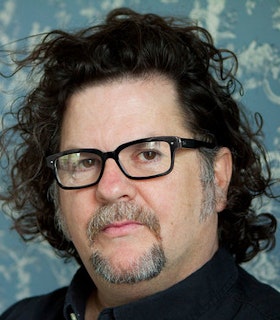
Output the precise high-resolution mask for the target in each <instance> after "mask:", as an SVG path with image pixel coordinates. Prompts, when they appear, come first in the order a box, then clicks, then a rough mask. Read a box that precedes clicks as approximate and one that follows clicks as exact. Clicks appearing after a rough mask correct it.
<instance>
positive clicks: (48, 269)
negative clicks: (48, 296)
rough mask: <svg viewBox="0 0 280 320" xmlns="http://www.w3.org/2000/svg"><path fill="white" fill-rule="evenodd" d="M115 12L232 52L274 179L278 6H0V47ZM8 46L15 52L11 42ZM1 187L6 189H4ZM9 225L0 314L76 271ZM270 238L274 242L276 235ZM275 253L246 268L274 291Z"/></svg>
mask: <svg viewBox="0 0 280 320" xmlns="http://www.w3.org/2000/svg"><path fill="white" fill-rule="evenodd" d="M119 6H128V7H131V8H132V9H135V10H138V11H141V12H154V13H159V14H164V15H177V16H181V17H182V16H183V17H190V18H192V19H194V20H197V21H198V22H199V24H200V25H202V26H204V27H206V28H207V29H208V30H209V31H210V32H211V33H212V35H213V37H214V39H215V42H216V45H217V46H219V47H227V48H229V49H232V50H233V51H235V52H236V53H237V55H238V57H239V60H240V67H239V72H238V77H239V79H240V80H241V82H242V83H243V85H244V89H245V95H244V96H243V97H242V99H241V102H242V103H243V104H245V105H246V106H247V107H248V108H249V109H250V110H252V111H259V112H261V113H262V115H263V117H264V132H265V144H266V146H267V149H268V154H269V157H270V160H271V165H272V167H273V174H274V175H275V176H277V177H280V155H279V154H280V80H279V78H280V1H279V0H268V1H267V0H188V1H187V0H100V1H97V0H94V1H93V0H92V1H89V0H76V1H75V0H72V1H71V0H69V1H66V0H25V1H22V0H6V1H5V0H1V1H0V45H3V44H6V43H8V42H12V41H14V40H16V39H19V38H22V37H26V36H29V35H32V34H36V33H38V32H44V31H48V30H50V29H54V28H67V29H77V28H80V27H85V26H89V25H90V24H92V23H98V22H100V21H101V20H102V18H103V17H104V15H105V14H106V13H107V12H108V11H109V10H111V9H113V8H115V7H119ZM30 44H32V40H30ZM13 46H14V48H16V47H17V46H18V43H15V44H13ZM26 88H28V83H27V82H26V78H25V77H24V75H18V76H16V77H14V78H13V79H10V80H5V81H3V80H2V82H1V83H0V94H1V95H0V120H1V114H3V112H4V110H5V109H6V108H8V106H9V102H10V101H11V100H12V98H13V95H12V93H11V92H14V91H15V89H16V90H25V89H26ZM4 93H5V94H4ZM237 98H238V99H240V98H239V97H237ZM1 174H2V176H3V175H4V174H5V172H2V173H1ZM0 178H1V176H0ZM0 187H1V188H5V186H4V185H3V183H1V184H0ZM278 190H279V188H278ZM263 206H264V208H263V209H266V210H269V211H270V212H273V213H274V214H275V215H276V217H277V219H278V221H279V220H280V213H279V207H280V205H279V203H276V202H275V201H269V202H265V203H264V204H263ZM9 226H10V221H9V220H8V219H7V218H6V217H5V216H4V215H2V214H1V215H0V313H1V312H2V311H3V310H4V309H5V308H6V307H7V306H8V305H10V304H11V303H13V302H15V301H16V300H19V299H22V298H24V297H27V296H30V295H35V294H41V293H46V292H49V291H50V290H53V289H55V288H57V287H60V286H63V285H67V284H68V283H69V281H70V279H71V277H72V274H73V273H74V272H75V270H76V268H77V266H76V265H75V264H74V262H71V263H68V264H64V263H63V261H61V260H60V259H59V258H57V257H56V256H55V255H54V253H53V252H52V249H51V248H50V247H49V246H48V244H46V243H43V242H40V243H34V244H31V243H29V244H24V243H22V242H21V240H20V239H19V237H18V236H17V234H16V233H15V232H11V231H10V230H9ZM277 238H278V240H279V241H280V232H279V228H278V233H277ZM279 249H280V245H279V244H278V245H277V247H276V248H275V249H274V251H272V252H271V253H264V254H261V255H260V256H259V257H257V258H255V259H254V260H253V261H252V262H250V263H249V264H247V265H245V267H246V268H247V269H249V270H250V271H251V272H252V273H253V274H254V275H255V276H256V277H257V278H258V279H260V280H261V281H264V282H267V283H269V284H271V285H273V286H274V287H275V288H277V289H278V290H279V291H280V254H279Z"/></svg>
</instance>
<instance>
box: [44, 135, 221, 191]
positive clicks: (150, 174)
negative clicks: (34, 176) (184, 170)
mask: <svg viewBox="0 0 280 320" xmlns="http://www.w3.org/2000/svg"><path fill="white" fill-rule="evenodd" d="M215 146H216V145H215V144H212V143H208V142H203V141H199V140H194V139H184V138H179V137H169V136H168V137H152V138H146V139H140V140H135V141H131V142H127V143H124V144H122V145H120V146H119V147H118V148H117V149H116V150H115V151H110V152H102V151H100V150H98V149H73V150H67V151H63V152H59V153H56V154H53V155H51V156H48V157H47V165H48V167H50V168H51V169H52V170H53V172H54V174H55V178H56V180H57V183H58V184H59V186H60V187H61V188H63V189H81V188H86V187H89V186H93V185H95V184H97V183H98V182H99V181H100V179H101V177H102V174H103V171H104V167H105V162H106V160H107V159H109V158H112V159H114V160H115V161H116V163H117V165H118V166H119V168H120V169H121V171H122V172H123V174H124V175H125V176H126V177H128V178H130V179H134V180H140V179H150V178H156V177H160V176H164V175H167V174H168V173H170V172H171V171H172V169H173V167H174V157H175V156H174V155H175V151H176V150H177V149H179V148H187V149H198V148H202V147H203V148H210V149H213V148H214V147H215Z"/></svg>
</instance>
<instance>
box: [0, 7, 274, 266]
mask: <svg viewBox="0 0 280 320" xmlns="http://www.w3.org/2000/svg"><path fill="white" fill-rule="evenodd" d="M41 36H42V35H41ZM13 62H14V63H15V64H16V69H15V73H16V72H18V71H20V70H22V69H24V70H25V68H31V69H30V70H31V71H30V75H33V76H34V75H38V74H39V75H40V78H39V80H38V83H37V84H36V85H35V87H34V88H33V90H32V91H31V92H29V93H28V94H27V95H26V96H24V97H22V99H21V100H20V101H19V102H18V103H17V104H16V106H17V107H16V110H15V111H13V109H12V110H11V111H10V112H9V115H12V116H13V117H14V118H15V119H16V123H14V124H13V125H9V126H8V127H7V128H6V129H4V130H3V131H2V132H1V137H0V147H1V149H2V153H1V157H2V167H3V166H6V167H7V166H8V164H9V165H10V167H11V171H10V180H9V185H10V187H9V188H8V189H7V191H6V192H2V194H1V199H2V200H3V201H4V204H5V205H4V210H6V211H9V212H12V216H13V228H15V229H16V230H17V231H18V233H19V234H20V235H21V236H22V238H23V239H24V240H26V241H28V240H33V239H35V238H37V237H38V236H40V235H41V236H43V238H44V239H46V240H47V241H48V242H49V243H50V244H51V246H53V247H54V248H55V250H56V251H57V252H58V253H59V254H60V255H61V256H64V257H75V258H76V259H77V260H79V256H78V253H77V251H76V249H75V247H74V245H73V244H72V243H71V242H69V241H68V240H67V239H66V238H65V237H64V235H63V233H62V232H61V230H59V228H57V227H56V223H55V205H54V201H53V199H51V198H50V197H48V193H49V189H50V187H51V185H52V184H53V183H54V176H53V173H52V172H51V171H50V169H49V168H47V166H46V161H45V158H46V156H48V155H50V154H53V153H56V152H58V151H59V142H60V128H61V122H62V118H63V114H64V111H65V108H66V106H67V99H69V97H71V95H73V94H74V93H75V92H77V91H78V90H80V89H82V88H83V87H84V86H86V85H89V84H94V83H98V82H102V81H107V80H111V79H118V78H120V77H123V76H126V75H129V76H132V77H133V76H144V75H149V74H153V73H156V74H161V75H164V76H167V77H168V78H169V79H171V80H172V81H174V83H175V85H176V88H177V91H178V95H179V98H180V104H181V107H182V110H183V113H184V115H186V117H185V118H186V119H185V122H186V126H187V127H188V129H189V130H191V132H192V133H193V134H194V135H195V136H196V137H200V138H201V139H205V140H209V139H210V140H214V141H215V142H216V143H217V145H218V146H220V147H227V148H229V149H230V150H231V152H232V156H233V175H232V179H231V182H230V186H229V190H228V200H227V206H226V208H225V209H224V210H223V211H222V212H220V213H219V241H220V245H222V246H225V247H227V248H228V250H229V251H230V252H231V254H232V255H233V256H234V257H235V260H236V262H237V263H241V262H244V261H248V260H250V259H252V258H253V257H254V256H255V255H256V254H257V253H258V252H260V251H261V250H269V249H271V248H273V246H274V245H275V232H276V219H275V217H274V216H273V215H271V214H270V213H261V214H257V213H256V210H255V209H254V207H253V205H252V201H253V199H255V198H257V197H260V196H263V195H264V196H267V197H269V198H273V197H274V198H276V196H275V195H274V194H273V192H272V190H271V186H272V185H273V183H275V180H273V179H272V176H271V172H270V168H269V163H268V161H267V159H266V153H265V149H264V147H263V145H262V143H261V137H262V131H261V125H262V118H261V116H260V115H258V116H257V120H258V123H257V124H258V125H257V129H255V130H253V129H252V128H251V124H250V121H249V120H248V117H247V116H246V114H245V112H244V111H242V107H241V106H239V105H238V104H237V102H236V101H235V99H234V98H233V97H232V95H233V93H235V92H236V91H238V89H239V91H240V90H242V86H241V84H240V83H239V82H238V81H237V79H236V78H235V74H236V70H237V65H238V62H237V58H236V55H235V54H234V53H233V52H231V51H229V50H226V49H217V48H216V47H215V46H214V43H213V39H212V37H211V35H210V34H209V33H208V31H206V30H205V29H204V28H202V27H199V26H197V25H196V24H194V23H193V22H191V21H189V20H180V19H175V18H171V17H160V16H158V15H155V14H139V13H136V12H134V11H132V10H130V9H127V8H121V9H115V10H113V11H112V12H110V13H109V14H108V16H107V19H106V21H105V22H104V23H103V24H101V25H96V26H92V27H89V28H86V29H83V30H79V31H75V32H64V31H61V30H53V31H51V32H48V33H46V34H44V35H43V39H41V40H40V42H39V44H37V46H35V47H34V48H33V49H32V51H31V52H27V53H26V55H25V56H24V57H23V58H14V61H13ZM11 146H12V148H11ZM201 153H202V157H204V158H207V159H208V158H210V159H211V157H212V158H213V157H214V156H215V155H213V154H212V155H211V154H210V153H209V152H208V151H207V150H206V149H202V150H201ZM6 169H7V168H6Z"/></svg>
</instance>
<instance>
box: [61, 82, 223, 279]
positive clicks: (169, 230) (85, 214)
mask: <svg viewBox="0 0 280 320" xmlns="http://www.w3.org/2000/svg"><path fill="white" fill-rule="evenodd" d="M153 136H155V137H156V136H179V137H183V138H193V137H192V135H191V134H190V132H188V130H187V129H186V128H185V127H184V125H183V123H182V116H181V115H180V109H179V106H178V101H177V95H176V91H175V88H174V86H173V83H172V82H171V81H169V80H167V79H165V78H163V77H159V76H153V77H151V78H149V79H122V80H118V81H114V82H111V83H106V84H99V85H92V86H90V87H88V88H85V89H83V90H81V91H80V92H78V93H76V94H74V95H73V96H72V97H71V99H70V100H69V101H68V104H67V110H66V113H65V116H64V120H63V124H62V135H61V146H60V149H61V151H65V150H69V149H74V148H95V149H99V150H101V151H103V152H108V151H112V150H115V149H116V148H117V147H118V146H119V145H121V144H123V143H126V142H128V141H132V140H136V139H141V138H147V137H153ZM217 167H218V169H217V170H220V169H219V168H220V167H219V166H217ZM200 173H201V172H200V158H199V151H197V150H192V149H189V150H188V149H180V150H178V151H177V152H176V156H175V164H174V169H173V171H172V172H171V173H170V174H168V175H166V176H162V177H158V178H153V179H149V180H131V179H129V178H127V177H126V176H125V175H124V174H123V173H122V172H121V171H120V169H119V167H118V166H117V164H116V162H115V161H114V160H113V159H108V160H107V161H106V165H105V171H104V173H103V176H102V178H101V180H100V182H99V183H98V184H97V185H95V186H92V187H88V188H84V189H80V190H62V189H60V191H59V200H60V207H61V212H62V216H63V219H64V221H65V224H66V226H67V232H68V234H69V236H70V238H71V241H72V242H73V243H74V245H75V247H76V249H77V251H78V253H79V255H80V257H81V259H82V261H83V263H84V265H85V267H86V268H87V270H88V272H89V274H90V275H91V276H92V278H93V279H94V280H95V281H98V279H99V277H100V275H98V273H102V272H103V271H104V270H105V271H104V272H105V273H109V275H108V274H107V275H104V274H103V275H102V277H105V278H106V279H107V281H111V282H115V283H134V282H138V281H139V282H140V281H142V280H147V279H151V278H158V279H160V278H161V276H164V275H165V278H166V276H167V275H168V279H169V280H170V281H171V282H173V283H175V282H177V281H180V280H181V279H183V278H185V277H186V276H187V275H189V274H190V273H192V272H193V271H195V270H196V269H197V268H199V267H200V266H201V265H203V264H204V263H205V262H206V261H208V260H209V259H210V258H211V256H212V255H213V254H214V252H215V251H216V250H217V247H218V239H217V214H216V212H215V211H216V208H212V211H213V212H209V214H208V216H207V218H206V219H203V220H201V219H200V216H201V211H202V205H203V204H202V203H203V201H204V198H203V188H202V185H201V179H200V178H201V177H200ZM221 175H222V174H221V173H220V176H221ZM217 206H219V203H217ZM220 206H222V204H220ZM139 216H141V218H139ZM96 217H98V219H99V220H102V221H103V220H104V219H105V221H106V222H105V224H104V225H103V226H102V228H101V229H98V231H96V232H95V233H94V227H93V225H94V223H96V221H95V220H97V219H96ZM106 219H107V220H106ZM93 265H94V266H96V265H99V267H98V268H99V269H98V270H97V269H96V268H95V267H93ZM135 270H136V271H135ZM136 273H137V274H136ZM139 274H140V276H139ZM158 275H160V276H158ZM136 276H138V278H137V277H136ZM157 276H158V277H157ZM133 277H134V278H133ZM132 278H133V279H132ZM116 279H117V280H116ZM131 279H132V280H131Z"/></svg>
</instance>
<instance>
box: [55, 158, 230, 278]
mask: <svg viewBox="0 0 280 320" xmlns="http://www.w3.org/2000/svg"><path fill="white" fill-rule="evenodd" d="M204 162H207V161H205V160H204ZM211 166H212V165H211V164H210V163H203V164H202V166H201V174H200V176H201V177H200V178H201V184H202V192H203V198H202V203H201V214H200V222H201V223H202V222H203V221H205V220H206V219H207V217H208V216H209V215H210V214H211V213H214V211H215V206H216V202H217V201H218V200H220V199H225V198H226V195H225V194H224V192H223V191H222V190H221V189H220V188H219V187H218V186H217V185H215V182H214V174H213V170H209V169H210V167H211ZM58 193H59V192H58V187H57V185H56V183H54V184H53V185H52V186H51V188H50V190H49V196H50V197H51V198H52V199H53V201H54V204H55V208H56V215H55V222H56V227H57V228H58V230H60V231H61V232H62V233H63V234H64V236H65V238H66V239H67V240H68V241H71V235H70V232H69V229H68V226H67V223H66V221H65V218H64V215H63V213H62V212H61V208H60V205H59V195H58ZM124 219H125V220H136V221H139V222H141V223H143V224H144V225H146V226H147V227H148V228H149V229H150V231H151V232H152V233H153V234H154V235H155V236H156V239H157V243H154V244H153V245H152V246H151V248H150V249H149V250H147V252H146V253H144V254H143V255H142V256H141V257H139V258H138V260H137V261H133V262H132V263H131V265H130V266H129V268H128V269H126V270H122V269H120V268H117V267H114V266H112V265H111V264H110V262H109V261H108V259H106V257H104V256H103V255H102V252H100V251H98V250H96V251H94V252H93V254H92V255H91V257H90V264H91V266H92V268H93V270H94V271H95V272H96V274H98V275H100V276H101V277H102V278H103V279H104V280H106V281H107V282H109V283H112V284H134V283H138V282H140V281H145V280H149V279H152V278H154V277H156V276H157V275H159V273H160V272H161V271H162V269H163V268H164V266H165V264H166V256H165V253H164V250H163V247H162V244H161V237H160V225H159V221H158V219H157V217H156V216H155V214H153V213H152V212H150V211H149V210H147V209H143V208H141V207H139V206H137V205H135V204H131V203H125V202H120V203H116V204H113V205H111V206H104V207H101V208H100V209H99V210H98V211H97V212H96V213H95V214H94V215H93V217H92V219H91V220H90V221H89V223H88V230H87V236H88V239H89V242H90V244H91V246H92V247H93V248H94V240H95V238H96V236H97V235H98V233H99V232H100V231H101V230H102V228H104V227H105V226H106V225H107V224H109V223H112V222H114V221H121V220H124Z"/></svg>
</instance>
